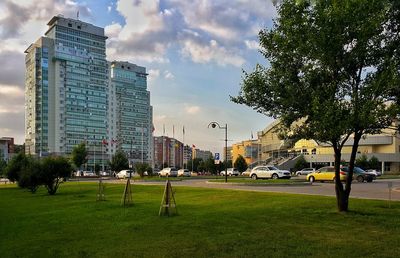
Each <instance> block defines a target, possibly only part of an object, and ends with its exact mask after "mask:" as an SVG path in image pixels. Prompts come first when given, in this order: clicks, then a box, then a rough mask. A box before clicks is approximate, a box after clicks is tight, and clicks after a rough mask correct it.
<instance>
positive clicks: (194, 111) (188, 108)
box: [185, 106, 200, 115]
mask: <svg viewBox="0 0 400 258" xmlns="http://www.w3.org/2000/svg"><path fill="white" fill-rule="evenodd" d="M185 111H186V113H187V114H190V115H195V114H197V113H199V112H200V107H199V106H186V107H185Z"/></svg>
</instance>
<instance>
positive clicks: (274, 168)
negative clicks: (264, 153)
mask: <svg viewBox="0 0 400 258" xmlns="http://www.w3.org/2000/svg"><path fill="white" fill-rule="evenodd" d="M268 169H269V170H279V169H278V168H276V167H274V166H270V167H268Z"/></svg>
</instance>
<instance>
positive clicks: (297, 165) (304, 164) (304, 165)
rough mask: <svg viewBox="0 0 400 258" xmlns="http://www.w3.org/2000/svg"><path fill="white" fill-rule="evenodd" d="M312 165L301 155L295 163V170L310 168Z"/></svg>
mask: <svg viewBox="0 0 400 258" xmlns="http://www.w3.org/2000/svg"><path fill="white" fill-rule="evenodd" d="M309 166H310V165H309V164H308V162H307V161H306V159H305V158H304V156H303V155H300V157H299V158H298V159H297V160H296V163H295V164H294V170H295V171H298V170H302V169H303V168H308V167H309Z"/></svg>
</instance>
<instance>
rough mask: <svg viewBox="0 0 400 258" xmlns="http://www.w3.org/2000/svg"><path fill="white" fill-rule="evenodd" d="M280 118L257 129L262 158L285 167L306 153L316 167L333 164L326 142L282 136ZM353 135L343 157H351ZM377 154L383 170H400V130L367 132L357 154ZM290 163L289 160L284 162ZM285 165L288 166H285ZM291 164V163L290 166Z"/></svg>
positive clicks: (306, 156) (332, 154)
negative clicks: (279, 132)
mask: <svg viewBox="0 0 400 258" xmlns="http://www.w3.org/2000/svg"><path fill="white" fill-rule="evenodd" d="M278 126H279V121H278V120H276V121H275V122H273V123H272V124H271V125H269V126H268V127H266V129H264V130H263V131H261V132H259V133H258V137H259V141H260V143H261V151H262V153H261V159H262V160H263V161H265V162H266V163H274V164H276V165H281V166H283V167H285V168H286V169H289V168H290V166H292V167H293V165H294V163H295V162H294V160H295V158H296V157H298V156H299V155H300V154H303V155H304V157H305V159H306V161H307V162H310V165H311V166H313V167H320V166H323V165H333V163H334V151H333V148H332V147H331V146H330V145H328V144H326V143H318V142H316V141H314V140H305V139H302V140H299V141H297V142H295V143H292V142H290V141H284V140H280V139H279V137H278V134H277V132H276V129H277V127H278ZM352 144H353V138H352V137H350V138H349V140H348V141H347V142H346V143H345V145H344V147H343V149H342V160H345V161H349V160H350V154H351V148H352ZM363 154H364V155H366V156H367V158H371V157H372V156H375V157H376V158H378V160H379V161H380V162H381V169H382V171H383V172H387V173H388V172H389V173H399V172H400V135H399V133H398V132H396V131H394V130H391V129H387V130H384V131H383V132H382V133H381V134H376V135H365V136H364V137H363V138H362V139H361V140H360V143H359V147H358V152H357V156H361V155H363ZM285 163H287V164H285ZM285 165H286V166H285ZM288 166H289V167H288Z"/></svg>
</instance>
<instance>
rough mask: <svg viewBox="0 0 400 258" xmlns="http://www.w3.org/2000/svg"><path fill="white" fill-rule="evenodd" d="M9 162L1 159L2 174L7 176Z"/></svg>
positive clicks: (0, 173)
mask: <svg viewBox="0 0 400 258" xmlns="http://www.w3.org/2000/svg"><path fill="white" fill-rule="evenodd" d="M6 167H7V163H6V161H5V160H4V159H0V176H6Z"/></svg>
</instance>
